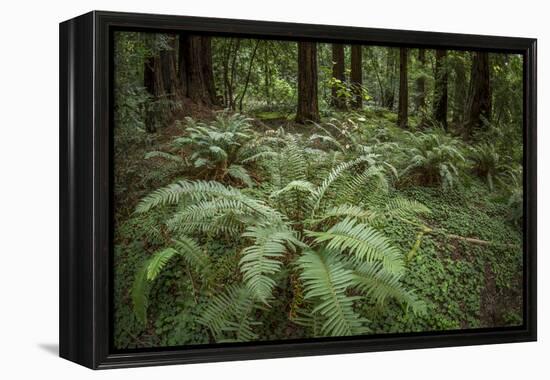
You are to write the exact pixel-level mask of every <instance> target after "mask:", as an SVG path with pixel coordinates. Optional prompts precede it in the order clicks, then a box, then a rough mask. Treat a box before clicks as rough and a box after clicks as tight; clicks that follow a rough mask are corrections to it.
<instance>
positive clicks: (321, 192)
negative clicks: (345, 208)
mask: <svg viewBox="0 0 550 380" xmlns="http://www.w3.org/2000/svg"><path fill="white" fill-rule="evenodd" d="M369 159H370V157H366V156H362V157H359V158H357V159H355V160H352V161H347V162H344V163H342V164H340V165H338V166H336V167H335V168H334V169H332V170H331V172H330V173H329V175H328V176H327V177H326V178H325V180H324V181H323V182H322V183H321V185H319V186H318V187H317V189H315V192H314V193H313V195H312V199H311V201H312V210H311V217H314V215H315V212H316V211H317V210H318V209H319V206H320V204H321V201H322V199H323V197H324V196H325V193H326V192H327V190H328V188H329V187H330V186H331V185H332V184H333V183H334V181H336V180H337V179H338V178H339V177H340V176H341V175H342V173H343V172H345V171H346V170H348V169H350V168H351V167H353V166H355V165H357V164H359V163H362V162H365V161H368V160H369Z"/></svg>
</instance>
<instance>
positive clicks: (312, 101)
mask: <svg viewBox="0 0 550 380" xmlns="http://www.w3.org/2000/svg"><path fill="white" fill-rule="evenodd" d="M319 120H320V117H319V104H318V100H317V44H316V43H315V42H298V110H297V113H296V122H297V123H302V124H304V123H306V122H307V121H313V122H317V121H319Z"/></svg>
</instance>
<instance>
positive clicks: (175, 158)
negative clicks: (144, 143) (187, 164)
mask: <svg viewBox="0 0 550 380" xmlns="http://www.w3.org/2000/svg"><path fill="white" fill-rule="evenodd" d="M157 157H158V158H163V159H165V160H168V161H173V162H184V160H183V158H181V157H180V156H178V155H177V154H171V153H166V152H160V151H152V152H147V153H146V154H145V156H144V158H145V159H146V160H149V159H151V158H157Z"/></svg>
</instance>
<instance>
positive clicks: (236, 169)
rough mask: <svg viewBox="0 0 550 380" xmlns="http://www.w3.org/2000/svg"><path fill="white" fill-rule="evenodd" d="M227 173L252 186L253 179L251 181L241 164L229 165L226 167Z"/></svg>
mask: <svg viewBox="0 0 550 380" xmlns="http://www.w3.org/2000/svg"><path fill="white" fill-rule="evenodd" d="M227 174H228V175H229V176H230V177H232V178H234V179H236V180H239V181H241V182H242V183H244V184H245V185H246V186H248V187H252V186H254V181H252V177H250V174H248V171H247V170H246V169H245V168H244V167H243V166H241V165H236V164H233V165H231V166H229V168H228V169H227Z"/></svg>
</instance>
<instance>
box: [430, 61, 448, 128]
mask: <svg viewBox="0 0 550 380" xmlns="http://www.w3.org/2000/svg"><path fill="white" fill-rule="evenodd" d="M447 81H448V72H447V51H446V50H436V51H435V84H434V109H433V118H434V120H435V121H436V122H437V123H438V124H439V125H440V126H441V127H443V128H444V129H445V130H447V98H448V95H447Z"/></svg>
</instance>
